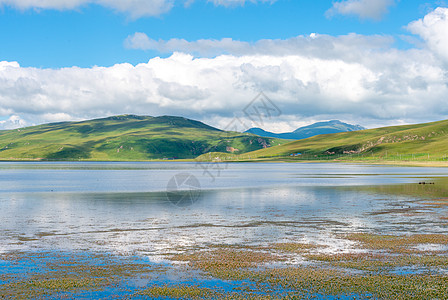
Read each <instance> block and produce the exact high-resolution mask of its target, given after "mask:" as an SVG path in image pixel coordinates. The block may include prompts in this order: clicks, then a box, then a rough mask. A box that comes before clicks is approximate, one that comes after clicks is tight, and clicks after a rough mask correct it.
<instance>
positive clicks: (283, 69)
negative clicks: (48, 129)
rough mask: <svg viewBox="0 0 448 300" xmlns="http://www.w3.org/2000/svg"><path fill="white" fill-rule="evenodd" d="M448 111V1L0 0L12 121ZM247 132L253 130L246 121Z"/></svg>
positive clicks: (282, 120) (0, 76) (392, 116)
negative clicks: (257, 110)
mask: <svg viewBox="0 0 448 300" xmlns="http://www.w3.org/2000/svg"><path fill="white" fill-rule="evenodd" d="M260 92H263V93H264V95H265V96H264V97H267V99H269V101H270V103H273V104H274V105H275V107H276V108H277V109H278V112H279V113H278V114H276V115H275V116H273V115H271V116H270V115H265V116H264V118H263V122H262V123H261V124H250V120H249V121H248V123H247V122H246V123H247V124H246V125H244V126H247V127H252V126H255V125H257V126H261V127H263V129H265V130H269V131H274V132H286V131H292V130H294V129H296V128H298V127H300V126H304V125H307V124H311V123H313V122H317V121H326V120H333V119H338V120H341V121H345V122H348V123H352V124H360V125H362V126H365V127H368V128H373V127H379V126H388V125H399V124H410V123H420V122H430V121H436V120H442V119H448V3H447V1H425V0H420V1H414V0H406V1H405V0H337V1H331V0H329V1H327V0H319V1H315V0H314V1H312V0H0V129H13V128H18V127H23V126H31V125H36V124H42V123H48V122H59V121H77V120H85V119H91V118H99V117H106V116H111V115H118V114H138V115H150V116H160V115H177V116H183V117H187V118H192V119H196V120H200V121H203V122H205V123H207V124H209V125H212V126H216V127H218V128H222V129H223V128H227V127H228V126H229V124H231V123H232V122H233V120H235V118H244V117H245V115H244V112H243V111H244V109H245V107H247V106H248V105H250V104H251V103H253V102H252V101H253V99H255V98H256V96H257V95H259V93H260ZM242 129H248V128H242Z"/></svg>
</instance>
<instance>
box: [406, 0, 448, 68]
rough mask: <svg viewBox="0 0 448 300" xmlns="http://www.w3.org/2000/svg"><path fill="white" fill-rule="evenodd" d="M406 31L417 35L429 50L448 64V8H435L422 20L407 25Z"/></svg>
mask: <svg viewBox="0 0 448 300" xmlns="http://www.w3.org/2000/svg"><path fill="white" fill-rule="evenodd" d="M408 29H409V30H410V31H411V32H412V33H414V34H417V35H419V36H420V37H421V38H422V39H423V40H424V41H425V42H426V44H427V46H428V48H429V49H430V50H432V51H434V52H435V53H437V55H439V57H441V58H442V59H444V60H445V62H448V8H442V7H439V8H437V9H436V10H434V11H433V12H431V13H429V14H428V15H426V16H425V17H424V18H423V19H420V20H417V21H414V22H412V23H411V24H409V25H408Z"/></svg>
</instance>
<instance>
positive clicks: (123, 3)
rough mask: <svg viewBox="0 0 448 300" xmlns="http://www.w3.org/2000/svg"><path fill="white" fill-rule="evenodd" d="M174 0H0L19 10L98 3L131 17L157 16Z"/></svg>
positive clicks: (67, 7) (165, 10) (68, 7)
mask: <svg viewBox="0 0 448 300" xmlns="http://www.w3.org/2000/svg"><path fill="white" fill-rule="evenodd" d="M173 3H174V0H0V6H2V5H6V6H10V7H14V8H17V9H20V10H26V9H37V10H40V9H56V10H70V9H77V8H79V7H81V6H83V5H90V4H98V5H102V6H104V7H107V8H111V9H113V10H115V11H118V12H121V13H126V14H128V15H129V16H130V17H131V18H139V17H143V16H158V15H161V14H163V13H166V12H168V11H170V10H171V8H172V7H173Z"/></svg>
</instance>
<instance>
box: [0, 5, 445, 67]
mask: <svg viewBox="0 0 448 300" xmlns="http://www.w3.org/2000/svg"><path fill="white" fill-rule="evenodd" d="M0 3H1V1H0ZM436 6H437V4H436V1H429V2H421V1H400V2H396V3H395V4H392V5H391V6H390V7H389V8H388V10H389V13H386V14H384V15H383V16H382V18H381V20H372V19H360V18H359V17H357V16H356V15H334V16H332V17H327V16H326V12H327V11H328V10H329V9H330V8H331V7H332V1H327V0H319V1H312V0H279V1H277V2H274V3H270V2H265V3H251V2H247V3H246V4H245V5H235V6H231V7H226V6H216V5H214V4H213V3H210V2H207V1H196V2H194V3H192V4H191V5H189V6H188V7H185V6H184V5H182V4H181V3H179V4H178V5H176V6H175V7H174V8H173V9H171V10H170V11H169V12H166V13H163V14H161V15H159V16H152V17H151V16H149V17H147V16H142V17H140V18H138V19H134V18H132V17H131V16H130V15H129V13H126V12H117V11H114V10H111V9H110V8H107V7H103V6H99V5H83V6H80V7H78V8H76V9H75V10H62V11H61V10H55V9H48V10H44V9H36V8H32V7H30V8H28V9H25V10H23V9H17V8H15V7H14V6H11V5H5V4H4V5H3V8H2V11H1V12H0V41H1V47H0V58H1V59H2V60H8V61H17V62H19V63H20V65H22V66H32V67H43V68H59V67H71V66H79V67H90V66H94V65H99V66H111V65H113V64H116V63H122V62H129V63H132V64H136V63H140V62H147V61H148V60H149V59H150V58H151V57H153V56H156V55H163V56H167V54H166V53H157V51H132V50H129V49H125V48H124V47H123V41H124V39H125V38H126V37H127V36H128V35H131V34H133V33H135V32H144V33H146V34H147V35H148V36H149V37H151V38H152V39H156V40H158V39H164V40H168V39H171V38H182V39H186V40H189V41H192V40H198V39H222V38H232V39H235V40H241V41H257V40H260V39H287V38H290V37H295V36H298V35H308V34H311V33H321V34H329V35H344V34H348V33H352V32H355V33H358V34H364V35H372V34H385V35H393V36H396V37H397V46H398V47H408V45H407V44H406V43H405V42H403V41H402V40H401V39H400V38H399V36H400V35H403V34H409V33H408V32H407V31H406V30H405V29H404V26H405V25H407V24H408V23H409V22H411V21H413V20H416V19H419V18H421V17H423V16H424V15H425V14H426V13H428V11H430V10H431V9H433V8H434V7H436Z"/></svg>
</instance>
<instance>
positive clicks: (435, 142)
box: [239, 120, 448, 160]
mask: <svg viewBox="0 0 448 300" xmlns="http://www.w3.org/2000/svg"><path fill="white" fill-rule="evenodd" d="M293 153H301V154H302V155H299V156H296V157H294V158H291V156H290V155H291V154H293ZM447 155H448V120H444V121H438V122H432V123H425V124H416V125H405V126H393V127H384V128H377V129H369V130H362V131H354V132H343V133H336V134H327V135H319V136H315V137H311V138H308V139H305V140H300V141H294V142H290V143H287V144H283V145H281V146H276V147H272V148H269V149H263V150H258V151H254V152H250V153H246V154H243V155H240V156H239V159H260V158H280V157H283V158H286V157H289V158H291V159H331V160H333V159H342V160H344V159H356V160H377V159H382V160H446V159H447Z"/></svg>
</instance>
